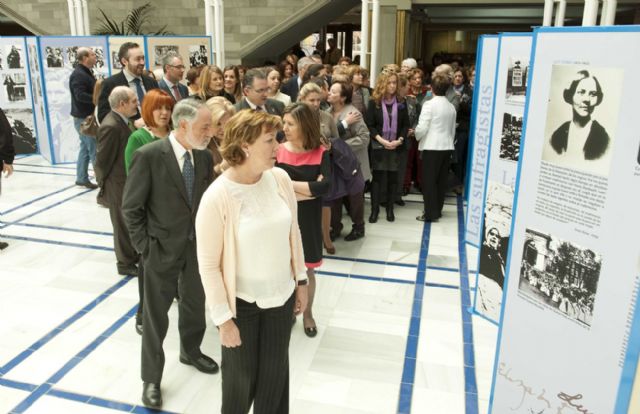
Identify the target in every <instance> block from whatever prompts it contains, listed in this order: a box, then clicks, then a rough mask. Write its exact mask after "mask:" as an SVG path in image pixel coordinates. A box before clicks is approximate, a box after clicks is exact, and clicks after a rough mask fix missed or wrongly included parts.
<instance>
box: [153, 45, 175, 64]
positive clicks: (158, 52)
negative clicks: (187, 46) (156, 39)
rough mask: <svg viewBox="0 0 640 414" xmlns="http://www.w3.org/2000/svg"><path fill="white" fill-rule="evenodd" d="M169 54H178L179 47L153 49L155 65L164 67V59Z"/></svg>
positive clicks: (167, 46)
mask: <svg viewBox="0 0 640 414" xmlns="http://www.w3.org/2000/svg"><path fill="white" fill-rule="evenodd" d="M168 53H176V54H178V46H175V45H158V46H154V47H153V65H154V66H160V67H161V66H162V58H164V57H165V55H167V54H168Z"/></svg>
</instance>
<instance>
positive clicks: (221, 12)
mask: <svg viewBox="0 0 640 414" xmlns="http://www.w3.org/2000/svg"><path fill="white" fill-rule="evenodd" d="M218 2H219V3H220V6H219V7H220V9H219V10H218V18H219V19H220V20H219V21H218V38H219V39H220V44H219V47H220V69H224V66H225V64H226V59H225V57H224V55H225V49H224V0H218Z"/></svg>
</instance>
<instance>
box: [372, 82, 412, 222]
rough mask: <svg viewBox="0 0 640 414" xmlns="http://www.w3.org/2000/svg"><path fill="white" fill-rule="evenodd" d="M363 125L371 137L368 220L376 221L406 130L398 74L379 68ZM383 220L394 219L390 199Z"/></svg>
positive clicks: (393, 182)
mask: <svg viewBox="0 0 640 414" xmlns="http://www.w3.org/2000/svg"><path fill="white" fill-rule="evenodd" d="M366 123H367V127H368V128H369V135H370V137H371V149H372V156H371V169H372V170H373V179H372V181H371V215H370V216H369V223H375V222H377V221H378V214H379V212H380V202H381V199H383V198H384V199H386V200H393V195H394V194H395V193H396V187H397V181H398V166H399V164H400V151H397V149H399V148H401V147H402V146H403V145H404V140H405V138H406V136H407V132H408V130H409V114H408V112H407V106H406V104H405V103H404V102H401V101H400V100H399V99H398V75H397V74H396V73H395V72H383V73H382V74H380V76H379V77H378V79H377V81H376V87H375V89H374V90H373V94H372V96H371V102H370V103H369V107H368V108H367V116H366ZM386 207H387V221H395V214H394V212H393V202H387V205H386Z"/></svg>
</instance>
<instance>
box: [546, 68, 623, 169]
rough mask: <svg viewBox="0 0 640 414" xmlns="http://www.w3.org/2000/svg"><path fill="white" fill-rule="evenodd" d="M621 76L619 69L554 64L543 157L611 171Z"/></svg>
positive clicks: (558, 162)
mask: <svg viewBox="0 0 640 414" xmlns="http://www.w3.org/2000/svg"><path fill="white" fill-rule="evenodd" d="M622 80H623V76H622V73H621V71H620V70H618V69H609V68H589V67H585V66H583V65H554V66H553V68H552V72H551V82H550V83H551V85H550V88H551V89H550V91H549V105H548V107H547V120H546V125H545V145H544V149H543V153H542V159H543V160H544V161H548V162H551V163H554V164H557V165H560V166H562V167H567V168H572V169H576V170H580V171H584V172H587V173H591V174H597V175H603V176H606V175H608V174H609V167H610V164H611V153H612V147H613V140H614V139H615V138H614V137H615V128H616V124H617V114H618V109H619V107H620V97H621V88H622Z"/></svg>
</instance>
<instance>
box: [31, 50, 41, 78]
mask: <svg viewBox="0 0 640 414" xmlns="http://www.w3.org/2000/svg"><path fill="white" fill-rule="evenodd" d="M29 63H30V64H31V71H32V72H39V71H40V64H39V63H38V51H37V49H36V45H29Z"/></svg>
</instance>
